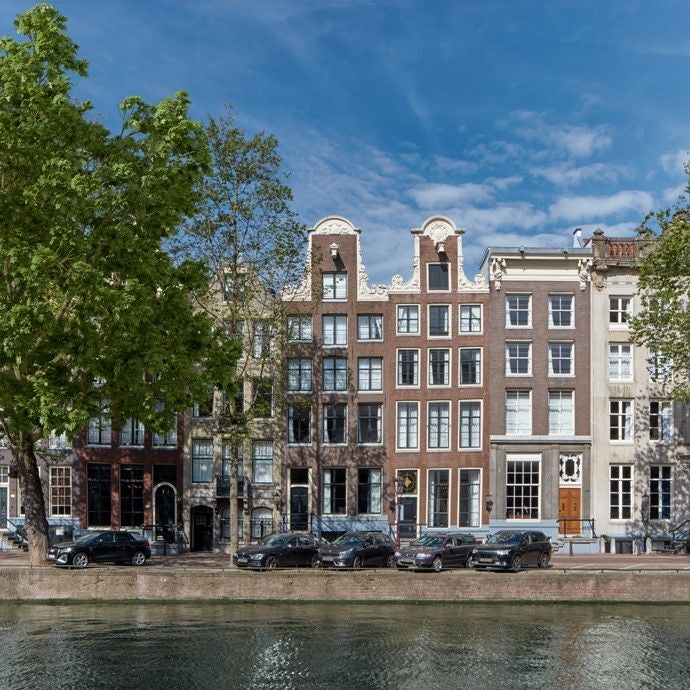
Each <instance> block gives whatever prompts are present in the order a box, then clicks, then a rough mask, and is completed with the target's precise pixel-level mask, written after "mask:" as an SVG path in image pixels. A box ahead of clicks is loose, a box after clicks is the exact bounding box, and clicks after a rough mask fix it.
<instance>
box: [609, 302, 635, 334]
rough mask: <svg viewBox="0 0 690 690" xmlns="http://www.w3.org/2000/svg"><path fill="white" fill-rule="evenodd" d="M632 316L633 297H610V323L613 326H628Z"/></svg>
mask: <svg viewBox="0 0 690 690" xmlns="http://www.w3.org/2000/svg"><path fill="white" fill-rule="evenodd" d="M631 316H632V297H609V325H610V326H611V327H612V328H627V326H628V319H629V318H630V317H631Z"/></svg>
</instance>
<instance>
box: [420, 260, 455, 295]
mask: <svg viewBox="0 0 690 690" xmlns="http://www.w3.org/2000/svg"><path fill="white" fill-rule="evenodd" d="M431 266H446V267H447V268H448V287H447V288H432V287H431V281H430V279H429V278H430V270H429V269H430V268H431ZM452 285H453V280H452V270H451V264H450V261H429V262H427V265H426V290H427V292H433V293H434V294H436V293H439V292H450V291H451V286H452Z"/></svg>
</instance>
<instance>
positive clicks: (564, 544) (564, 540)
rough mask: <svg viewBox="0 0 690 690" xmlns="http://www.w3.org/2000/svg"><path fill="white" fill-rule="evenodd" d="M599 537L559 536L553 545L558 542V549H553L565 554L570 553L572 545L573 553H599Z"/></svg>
mask: <svg viewBox="0 0 690 690" xmlns="http://www.w3.org/2000/svg"><path fill="white" fill-rule="evenodd" d="M600 541H601V540H600V539H599V538H596V539H594V538H591V537H559V538H558V541H557V542H555V543H554V546H555V545H556V544H558V551H556V550H555V549H554V553H558V554H561V555H563V554H565V555H566V556H567V555H568V554H569V553H570V548H571V545H572V549H573V554H588V553H589V554H591V553H600V550H601V547H600Z"/></svg>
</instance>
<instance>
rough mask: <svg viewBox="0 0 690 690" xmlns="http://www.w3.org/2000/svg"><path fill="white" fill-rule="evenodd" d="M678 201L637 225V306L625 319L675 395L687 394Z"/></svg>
mask: <svg viewBox="0 0 690 690" xmlns="http://www.w3.org/2000/svg"><path fill="white" fill-rule="evenodd" d="M686 172H688V174H690V164H689V165H688V166H687V167H686ZM688 192H690V183H689V184H688ZM683 201H686V199H685V197H683V198H681V203H679V204H677V206H676V207H675V208H674V209H672V210H665V211H661V212H658V213H654V214H650V216H648V217H647V218H646V219H645V222H644V223H643V224H642V226H641V228H640V230H639V234H640V236H641V237H642V238H644V239H648V240H649V244H648V245H646V251H645V252H644V253H643V258H642V260H641V261H640V267H639V268H640V273H639V283H638V290H639V294H640V303H641V310H640V311H639V313H638V315H637V316H636V317H635V318H634V319H632V323H631V328H632V336H633V340H634V342H635V343H637V344H640V345H646V346H647V347H648V348H649V349H650V351H652V352H653V353H654V355H655V357H656V359H657V363H661V364H663V365H664V368H665V369H666V370H667V374H666V376H667V378H668V383H669V384H670V385H671V388H672V391H673V394H674V396H675V397H677V398H679V399H685V398H688V397H689V396H690V385H689V380H688V374H689V372H690V207H688V206H687V205H683V203H682V202H683Z"/></svg>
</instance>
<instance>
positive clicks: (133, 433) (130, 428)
mask: <svg viewBox="0 0 690 690" xmlns="http://www.w3.org/2000/svg"><path fill="white" fill-rule="evenodd" d="M120 445H123V446H143V445H144V425H143V424H142V423H141V422H140V421H139V420H137V419H128V420H127V421H126V422H125V424H124V426H123V427H122V429H120Z"/></svg>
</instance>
